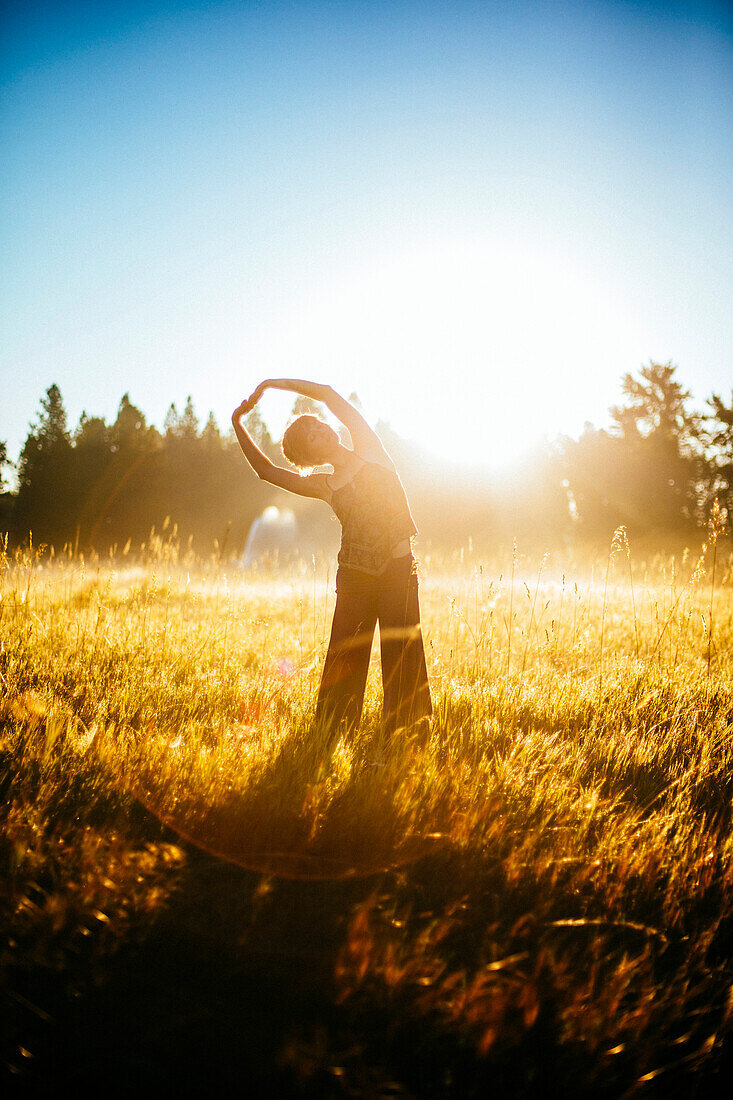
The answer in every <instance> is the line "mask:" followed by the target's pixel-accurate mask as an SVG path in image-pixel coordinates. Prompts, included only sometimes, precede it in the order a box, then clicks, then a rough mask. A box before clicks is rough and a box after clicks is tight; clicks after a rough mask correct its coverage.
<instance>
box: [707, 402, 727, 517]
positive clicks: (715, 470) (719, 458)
mask: <svg viewBox="0 0 733 1100" xmlns="http://www.w3.org/2000/svg"><path fill="white" fill-rule="evenodd" d="M707 404H708V405H709V406H710V409H711V412H710V413H708V414H707V416H706V418H705V419H706V422H707V424H709V425H710V427H709V428H708V442H709V445H710V446H711V448H713V453H712V455H711V456H710V461H709V469H710V475H711V477H710V492H709V496H710V497H717V498H718V501H719V502H720V505H721V507H722V508H723V509H724V510H725V513H726V518H727V520H728V522H729V523H733V390H731V395H730V405H726V403H725V401H724V400H723V398H722V397H720V396H719V395H718V394H717V393H714V394H712V395H711V397H710V398H709V399H708V402H707ZM711 503H712V501H711Z"/></svg>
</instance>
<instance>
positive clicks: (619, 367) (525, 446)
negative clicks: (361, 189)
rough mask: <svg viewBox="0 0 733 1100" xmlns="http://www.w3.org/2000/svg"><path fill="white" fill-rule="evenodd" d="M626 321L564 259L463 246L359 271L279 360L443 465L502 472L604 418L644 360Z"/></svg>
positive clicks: (290, 337)
mask: <svg viewBox="0 0 733 1100" xmlns="http://www.w3.org/2000/svg"><path fill="white" fill-rule="evenodd" d="M621 313H622V311H621V310H620V309H619V307H618V306H617V305H616V303H615V302H614V301H613V299H612V297H611V295H610V294H609V293H608V292H607V291H606V290H605V289H604V288H603V287H602V286H601V284H600V283H596V282H594V281H592V280H591V279H589V278H588V277H587V275H586V274H585V273H583V272H581V271H578V270H576V269H574V268H573V267H572V265H570V264H569V263H567V262H565V261H564V260H563V259H562V258H560V257H551V256H547V255H543V254H542V253H540V252H530V251H528V250H527V249H525V248H518V247H509V246H489V245H484V246H479V245H465V244H462V245H459V246H451V247H445V248H440V249H435V248H431V249H425V250H424V251H422V252H413V253H410V254H406V255H405V254H401V255H395V256H394V257H392V258H391V259H390V260H388V261H386V262H381V263H379V264H374V265H372V266H370V267H368V268H363V269H361V270H359V271H355V272H353V273H352V275H351V277H349V278H343V279H342V280H340V281H339V282H338V283H334V284H332V285H331V286H330V287H329V288H328V291H327V292H324V293H323V294H322V295H321V296H320V297H315V298H310V299H309V301H308V304H307V307H303V308H302V309H300V310H299V311H298V312H297V313H296V314H294V315H291V316H290V317H289V318H288V322H287V324H286V325H285V326H284V332H283V335H282V338H281V343H280V346H279V347H277V348H273V347H270V349H269V353H270V357H271V358H273V359H277V360H280V362H281V363H298V364H299V370H302V371H306V370H307V371H309V372H311V373H314V374H315V375H317V376H318V377H321V376H323V377H325V376H328V379H329V380H333V384H334V385H336V386H337V388H338V387H339V385H340V386H341V387H342V388H343V387H348V388H350V389H355V390H356V391H357V392H358V393H359V396H360V397H361V399H362V401H363V404H364V407H365V409H366V412H367V415H368V416H369V417H370V419H377V418H382V419H385V420H388V421H390V423H391V424H392V425H393V426H394V428H395V429H396V430H397V431H399V432H400V434H403V435H405V436H406V437H409V438H410V439H413V440H415V441H416V442H418V443H420V444H421V445H422V446H424V447H425V448H426V449H427V450H429V451H430V452H432V453H433V454H435V455H437V456H441V457H451V458H453V459H455V460H457V461H470V462H476V463H480V464H482V465H486V466H500V465H504V464H506V463H510V462H512V461H514V460H516V459H517V458H518V457H519V456H520V455H521V454H523V453H524V452H526V451H527V450H529V449H531V448H532V446H533V445H535V444H536V443H537V442H538V441H540V440H542V439H543V438H545V437H552V436H554V435H556V434H558V433H561V432H573V431H579V430H580V429H581V428H582V424H583V422H584V420H586V419H593V418H594V417H598V416H599V415H600V416H602V415H603V414H604V413H605V409H606V408H607V405H608V403H609V400H608V399H609V397H612V396H613V394H614V392H615V386H616V384H617V380H618V377H619V375H620V374H621V373H622V371H623V370H624V369H627V368H628V367H629V366H632V367H633V366H635V365H636V359H635V358H633V356H635V355H637V345H638V341H637V340H635V339H634V338H633V335H632V334H631V332H630V328H629V322H628V321H623V320H622V317H621ZM630 356H631V357H632V358H630Z"/></svg>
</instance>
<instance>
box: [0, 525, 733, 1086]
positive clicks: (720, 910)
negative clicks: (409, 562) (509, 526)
mask: <svg viewBox="0 0 733 1100" xmlns="http://www.w3.org/2000/svg"><path fill="white" fill-rule="evenodd" d="M420 557H421V573H422V579H421V604H422V615H423V627H424V634H425V641H426V653H427V659H428V670H429V675H430V680H431V687H432V690H433V698H434V704H435V715H434V717H433V720H432V725H431V728H430V731H429V735H426V734H425V732H424V731H418V732H414V731H410V730H403V731H398V733H397V734H396V735H395V736H394V737H393V738H391V739H389V740H387V739H385V738H384V737H383V736H382V735H381V733H380V728H379V696H380V691H379V669H378V664H377V662H376V652H375V654H373V666H372V669H371V671H370V679H369V686H368V693H367V706H366V711H365V716H364V720H363V723H362V726H361V728H360V730H359V732H358V734H356V735H354V736H353V737H351V738H348V739H344V738H342V739H341V740H340V741H338V742H337V743H336V744H329V743H327V741H326V740H325V739H324V737H323V736H322V735H321V734H320V733H319V732H318V731H317V730H315V729H314V728H313V722H312V719H313V707H314V702H315V693H316V689H317V685H318V678H319V673H320V668H321V664H322V660H323V656H324V652H325V646H326V642H327V638H328V630H329V626H330V613H331V611H332V608H333V601H334V594H333V592H332V589H333V575H332V574H331V576H329V575H328V571H327V569H326V567H325V565H317V564H316V565H314V564H313V563H306V564H301V565H298V564H294V565H291V566H289V567H287V568H283V569H277V568H275V567H274V566H272V567H262V568H260V569H259V570H257V571H249V572H242V571H240V570H238V569H237V568H236V566H235V565H234V564H232V563H228V562H220V561H218V560H217V558H216V557H214V558H212V560H211V561H209V562H206V561H201V560H196V559H194V558H193V556H192V555H190V554H188V555H187V554H186V553H185V552H184V550H182V549H181V548H180V547H179V546H178V545H177V543H176V540H175V538H174V537H172V536H170V537H160V536H154V537H153V538H151V540H150V541H149V543H148V545H147V547H145V548H144V550H143V551H141V552H140V553H139V554H138V555H136V556H135V557H134V559H133V555H132V554H130V553H128V554H127V555H124V554H123V555H121V556H120V557H118V558H117V559H116V560H115V561H114V562H111V561H110V562H106V563H105V562H101V561H98V560H93V561H84V560H83V559H81V558H79V557H74V556H73V555H71V554H69V555H64V554H60V555H57V556H56V557H54V558H52V557H50V556H49V554H48V553H43V552H41V553H29V552H26V553H23V554H16V555H13V554H10V553H7V552H6V553H5V554H4V555H1V556H0V689H1V691H2V702H1V703H0V738H1V740H0V754H1V758H2V768H1V772H0V783H1V784H2V809H1V813H2V848H1V858H2V881H1V883H0V904H1V905H2V929H3V933H4V936H3V942H2V946H1V947H0V950H1V952H2V954H1V955H0V959H1V962H2V980H3V987H4V992H3V1010H2V1035H3V1040H2V1042H3V1049H2V1064H3V1073H4V1075H5V1077H6V1078H7V1080H8V1081H9V1082H11V1083H14V1084H15V1085H16V1087H18V1088H28V1087H31V1086H38V1085H41V1086H43V1085H45V1086H48V1085H50V1083H51V1082H53V1083H54V1084H58V1083H59V1082H62V1081H67V1082H69V1083H71V1084H76V1085H81V1086H84V1087H90V1086H92V1085H94V1086H99V1085H103V1086H104V1087H105V1088H106V1089H107V1091H113V1092H114V1091H115V1089H116V1088H119V1089H120V1090H121V1091H123V1090H125V1089H128V1090H129V1089H130V1088H132V1087H138V1086H142V1085H151V1086H156V1087H159V1088H162V1089H164V1088H165V1087H166V1086H169V1085H171V1084H172V1083H174V1082H176V1083H179V1084H180V1083H184V1084H185V1085H190V1086H191V1088H192V1089H196V1088H197V1087H200V1088H204V1087H206V1088H207V1089H209V1090H211V1089H213V1090H214V1091H215V1092H216V1090H217V1088H219V1089H223V1088H227V1089H231V1088H235V1087H236V1088H240V1089H241V1088H242V1087H243V1083H244V1082H245V1081H249V1082H250V1084H251V1086H252V1087H253V1088H254V1091H255V1094H260V1095H288V1094H293V1095H313V1096H382V1095H383V1096H388V1095H389V1096H392V1095H407V1096H445V1097H448V1096H458V1097H468V1096H485V1095H489V1094H492V1093H493V1092H495V1093H496V1095H502V1096H518V1097H525V1096H527V1097H528V1096H538V1097H539V1096H548V1095H564V1096H568V1095H571V1096H576V1095H577V1096H582V1095H587V1096H602V1097H612V1096H613V1097H615V1096H624V1095H628V1096H636V1095H638V1096H677V1095H679V1096H691V1095H695V1094H697V1093H698V1092H699V1095H706V1096H710V1095H713V1096H715V1095H724V1094H725V1093H724V1090H723V1080H724V1075H725V1072H726V1070H730V1069H731V1068H732V1067H733V1059H732V1058H731V1018H732V1016H733V959H732V957H731V943H732V933H733V839H732V838H733V804H732V802H731V796H732V794H733V690H732V686H731V672H732V671H733V558H731V555H730V552H729V551H724V550H723V547H722V545H721V544H718V543H716V541H715V532H713V537H712V538H711V540H710V545H708V546H707V547H706V548H705V550H704V551H701V549H700V548H699V547H698V548H696V549H694V550H691V551H690V552H689V553H687V552H685V553H684V554H679V555H677V556H676V557H672V556H665V555H658V556H656V557H653V558H652V557H647V560H645V561H643V560H641V558H639V559H638V560H637V559H636V558H635V554H634V548H633V546H632V547H631V549H629V547H628V544H627V542H626V538H625V535H624V533H623V532H618V533H617V535H616V537H615V539H614V543H613V546H612V548H611V551H610V552H609V554H607V555H605V556H599V557H598V559H597V560H596V561H595V562H590V561H586V562H575V561H573V560H571V557H570V555H569V554H568V555H566V556H565V558H563V557H562V555H559V554H555V555H552V556H549V557H547V558H546V559H545V560H544V561H542V562H538V561H528V560H525V559H524V558H523V557H522V555H521V554H518V553H516V552H514V553H512V552H509V553H508V554H506V555H505V556H504V557H503V558H501V559H492V558H489V557H488V556H485V557H483V558H482V556H481V554H480V553H479V552H478V551H477V550H475V549H474V548H472V547H470V546H468V547H464V548H463V549H462V550H460V552H456V553H455V554H454V555H453V556H452V557H446V556H443V557H440V556H439V555H437V554H431V553H430V552H429V551H428V550H427V549H425V550H423V553H422V555H420ZM375 650H376V647H375ZM258 1090H259V1093H258Z"/></svg>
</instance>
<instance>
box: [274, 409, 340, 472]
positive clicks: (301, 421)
mask: <svg viewBox="0 0 733 1100" xmlns="http://www.w3.org/2000/svg"><path fill="white" fill-rule="evenodd" d="M338 446H339V437H338V436H337V435H336V432H335V431H334V430H333V428H332V427H330V425H328V424H327V423H326V421H325V420H321V419H320V417H318V416H312V415H311V414H310V413H304V414H303V415H302V416H299V417H297V418H296V419H295V420H293V421H292V422H291V423H290V424H288V426H287V428H286V429H285V433H284V435H283V439H282V452H283V454H284V455H285V457H286V458H287V460H288V462H292V464H293V466H303V467H308V468H310V467H312V466H322V465H323V464H324V463H325V462H330V461H331V456H332V455H333V453H334V450H335V448H336V447H338Z"/></svg>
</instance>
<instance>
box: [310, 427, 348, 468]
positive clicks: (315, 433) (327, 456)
mask: <svg viewBox="0 0 733 1100" xmlns="http://www.w3.org/2000/svg"><path fill="white" fill-rule="evenodd" d="M303 445H304V449H305V451H306V452H307V454H308V455H310V457H311V458H312V459H313V465H314V466H322V465H323V464H324V463H325V462H330V461H331V456H332V455H333V453H334V450H335V449H336V447H338V445H339V437H338V436H337V435H336V432H335V431H334V430H333V428H332V427H330V425H328V424H326V423H325V422H324V421H323V420H316V421H315V422H314V423H312V424H309V425H308V429H307V431H306V433H305V436H304V438H303Z"/></svg>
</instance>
